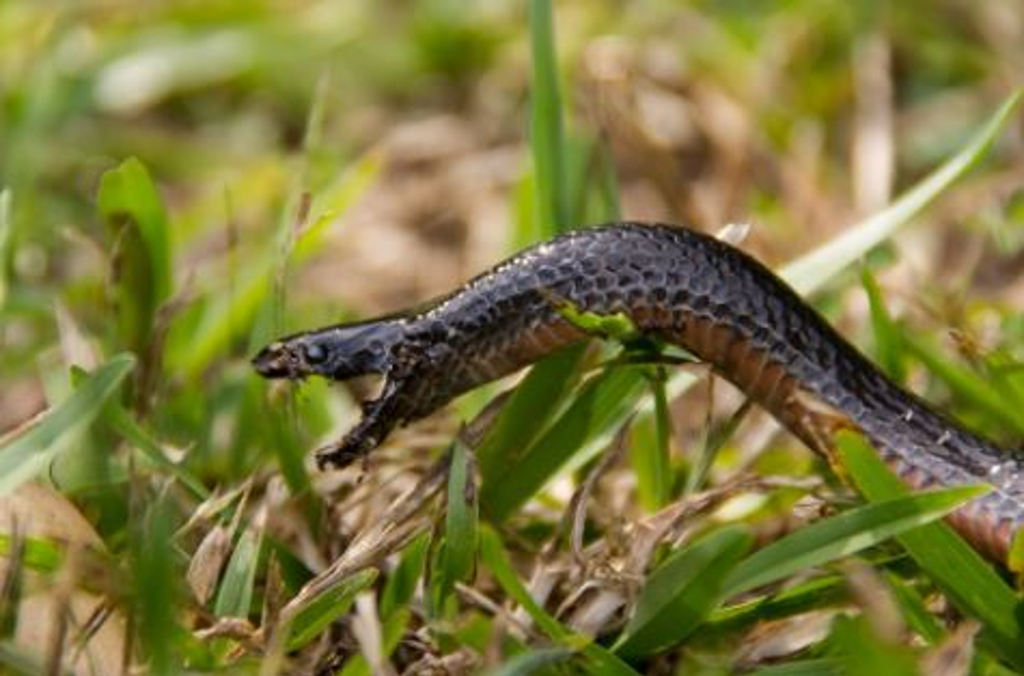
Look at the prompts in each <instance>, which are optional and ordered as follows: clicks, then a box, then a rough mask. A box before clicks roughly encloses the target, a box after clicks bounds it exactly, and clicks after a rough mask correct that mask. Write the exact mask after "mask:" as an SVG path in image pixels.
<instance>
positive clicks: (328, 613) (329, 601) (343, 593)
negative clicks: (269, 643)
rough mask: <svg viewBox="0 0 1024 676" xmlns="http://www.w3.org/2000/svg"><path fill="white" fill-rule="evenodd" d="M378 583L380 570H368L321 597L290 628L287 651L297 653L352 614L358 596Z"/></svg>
mask: <svg viewBox="0 0 1024 676" xmlns="http://www.w3.org/2000/svg"><path fill="white" fill-rule="evenodd" d="M375 579H377V569H376V568H367V569H365V570H361V571H359V572H358V573H354V574H352V575H350V576H349V577H347V578H345V579H344V580H341V581H340V582H339V583H338V584H336V585H334V586H332V587H331V589H330V590H329V591H328V592H327V593H325V594H320V595H319V596H318V597H317V598H316V600H315V601H314V602H313V603H310V604H309V605H307V606H305V607H304V608H303V609H302V610H301V611H299V613H298V614H297V615H296V616H295V617H294V618H292V620H291V623H290V624H289V627H288V631H289V634H288V642H287V645H286V647H287V649H288V650H289V651H292V650H298V649H299V648H301V647H302V646H304V645H306V644H307V643H309V642H310V641H312V640H313V639H315V638H316V637H317V636H319V635H320V633H321V632H322V631H323V630H324V629H326V628H327V627H328V625H330V624H331V622H334V621H335V620H336V619H338V618H339V617H341V616H342V615H344V614H345V613H347V612H348V611H349V608H351V607H352V604H353V603H354V602H355V600H356V596H357V595H358V594H359V592H361V591H363V590H364V589H366V588H367V587H369V586H370V585H371V584H373V581H374V580H375Z"/></svg>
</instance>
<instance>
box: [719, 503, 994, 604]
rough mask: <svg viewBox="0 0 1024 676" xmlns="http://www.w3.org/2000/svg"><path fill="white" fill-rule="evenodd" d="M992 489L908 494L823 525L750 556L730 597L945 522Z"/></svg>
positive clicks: (731, 583) (731, 584) (729, 588)
mask: <svg viewBox="0 0 1024 676" xmlns="http://www.w3.org/2000/svg"><path fill="white" fill-rule="evenodd" d="M989 490H990V489H989V487H988V486H955V487H953V488H945V489H941V490H936V491H929V492H926V493H919V494H916V495H905V496H901V497H896V498H892V499H889V500H885V501H882V502H877V503H872V504H869V505H864V506H862V507H857V508H856V509H851V510H849V511H847V512H843V513H842V514H839V515H838V516H834V517H831V518H828V519H824V520H822V521H818V522H816V523H813V524H811V525H810V526H807V527H806V528H802V529H800V530H799V531H797V532H795V533H792V534H790V535H787V536H786V537H784V538H782V539H781V540H778V541H776V542H774V543H772V544H770V545H768V546H767V547H765V548H764V549H761V550H758V551H757V552H755V553H754V554H752V555H751V556H749V557H747V558H746V559H745V560H744V561H743V562H742V563H740V565H738V566H737V567H736V569H735V570H733V572H732V574H731V575H730V576H729V578H728V580H727V581H726V583H725V586H724V591H725V595H726V596H735V595H736V594H742V593H743V592H745V591H750V590H751V589H756V588H757V587H761V586H764V585H766V584H769V583H771V582H776V581H778V580H782V579H784V578H786V577H789V576H790V575H792V574H793V573H796V572H798V571H801V570H804V569H806V568H811V567H814V566H820V565H823V564H825V563H828V562H830V561H834V560H836V559H838V558H841V557H843V556H848V555H850V554H855V553H857V552H859V551H861V550H863V549H866V548H868V547H871V546H873V545H876V544H878V543H880V542H884V541H885V540H888V539H889V538H891V537H893V536H895V535H898V534H900V533H903V532H905V531H907V530H910V529H912V528H916V527H918V526H921V525H924V524H927V523H930V522H932V521H935V520H936V519H940V518H942V517H943V516H946V515H947V514H949V513H950V512H952V511H954V510H955V509H956V508H957V507H960V506H961V505H963V504H964V503H966V502H967V501H969V500H971V499H973V498H976V497H978V496H979V495H983V494H985V493H987V492H988V491H989Z"/></svg>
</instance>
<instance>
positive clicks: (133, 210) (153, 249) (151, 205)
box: [97, 157, 173, 355]
mask: <svg viewBox="0 0 1024 676" xmlns="http://www.w3.org/2000/svg"><path fill="white" fill-rule="evenodd" d="M97 200H98V203H99V209H100V213H101V214H102V215H103V219H104V220H105V221H106V223H107V227H108V229H109V230H110V233H111V239H112V241H113V249H114V251H115V259H116V260H115V265H114V269H115V271H116V275H115V285H116V288H115V290H114V300H115V304H116V310H117V313H116V316H117V324H118V334H119V338H120V345H121V346H122V347H126V348H129V349H131V350H134V351H136V353H138V354H140V355H141V354H143V353H144V351H145V350H146V347H147V345H148V341H149V337H150V334H151V332H152V329H153V321H154V319H155V318H156V311H157V309H158V308H159V307H160V305H161V304H163V303H164V302H165V301H166V300H167V299H168V298H169V297H170V295H171V288H172V285H173V280H172V278H171V255H172V254H171V239H170V228H169V227H168V224H167V214H166V211H165V209H164V204H163V200H162V199H161V198H160V193H159V192H157V189H156V185H154V183H153V179H152V178H151V177H150V175H149V172H148V171H147V170H146V167H145V166H143V164H142V163H141V162H140V161H139V160H137V159H136V158H134V157H132V158H129V159H127V160H125V161H124V162H122V163H121V164H120V165H119V166H118V167H117V168H115V169H111V170H109V171H107V172H105V173H104V174H103V177H102V178H101V179H100V187H99V193H98V195H97Z"/></svg>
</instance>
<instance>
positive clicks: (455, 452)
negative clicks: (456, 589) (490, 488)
mask: <svg viewBox="0 0 1024 676" xmlns="http://www.w3.org/2000/svg"><path fill="white" fill-rule="evenodd" d="M452 446H453V448H452V461H451V466H450V469H449V475H448V507H447V510H446V516H445V530H444V533H445V538H444V555H443V557H442V561H441V572H442V575H443V576H444V579H445V580H446V586H447V588H448V589H447V591H450V590H451V587H452V586H453V585H454V584H455V583H456V582H459V581H464V580H467V579H469V577H470V576H471V575H472V573H473V563H474V561H475V557H476V550H477V542H476V541H477V519H478V504H477V489H476V477H475V476H474V468H473V467H474V464H475V463H474V462H473V454H472V451H470V449H469V448H468V447H467V446H466V444H464V443H462V441H461V440H459V439H458V438H456V440H455V442H454V443H453V444H452Z"/></svg>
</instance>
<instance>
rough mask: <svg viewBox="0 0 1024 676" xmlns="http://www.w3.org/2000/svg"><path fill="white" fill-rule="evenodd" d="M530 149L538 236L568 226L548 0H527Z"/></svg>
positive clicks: (559, 109)
mask: <svg viewBox="0 0 1024 676" xmlns="http://www.w3.org/2000/svg"><path fill="white" fill-rule="evenodd" d="M529 14H530V54H531V67H532V77H533V82H532V84H531V88H530V149H531V150H532V152H533V171H534V174H535V176H536V180H535V182H534V185H535V187H536V190H537V206H538V207H539V209H540V218H539V219H538V225H539V231H538V233H537V234H538V239H548V238H549V237H551V236H552V235H555V234H557V233H559V232H563V231H565V230H566V229H568V228H569V225H570V224H569V194H568V188H569V187H568V184H567V181H566V176H565V138H564V132H563V125H562V97H561V93H560V92H559V85H558V57H557V55H556V53H555V38H554V33H555V30H554V20H553V18H552V16H551V0H530V3H529Z"/></svg>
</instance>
